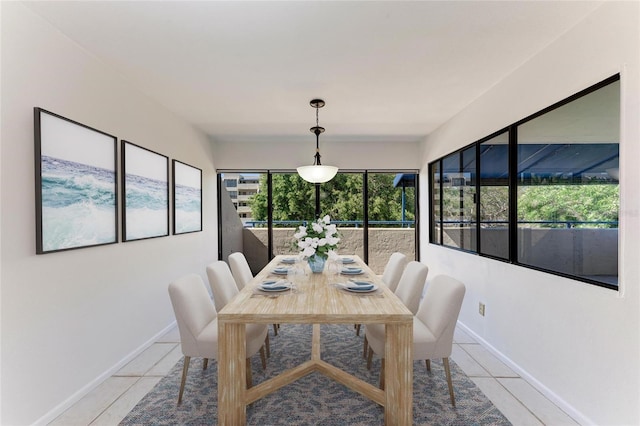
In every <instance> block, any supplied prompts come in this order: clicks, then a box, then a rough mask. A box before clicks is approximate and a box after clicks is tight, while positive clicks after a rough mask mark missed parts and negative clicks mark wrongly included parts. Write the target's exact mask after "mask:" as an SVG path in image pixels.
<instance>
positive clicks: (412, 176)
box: [217, 169, 420, 263]
mask: <svg viewBox="0 0 640 426" xmlns="http://www.w3.org/2000/svg"><path fill="white" fill-rule="evenodd" d="M225 173H231V174H241V175H245V174H262V175H266V182H267V189H266V191H267V228H268V237H267V239H268V243H267V252H268V259H269V260H271V259H273V257H274V256H275V253H274V243H273V240H274V237H273V228H274V219H273V192H272V191H273V185H272V177H273V176H274V175H276V174H283V173H285V174H288V173H292V174H295V173H296V172H295V170H282V169H278V170H270V169H267V170H255V169H251V170H238V169H220V170H218V173H217V180H218V185H217V187H218V205H217V207H218V236H219V237H218V259H220V260H223V241H222V232H221V230H222V229H223V224H222V214H221V199H220V196H221V194H222V192H221V191H225V189H224V184H223V179H222V176H223V175H224V174H225ZM339 173H349V174H361V175H362V179H363V190H362V206H363V220H362V228H363V241H362V245H363V260H364V261H365V263H368V262H369V235H368V234H369V223H370V218H369V217H370V215H369V208H368V207H369V190H368V180H369V175H370V174H374V173H388V174H404V176H408V177H409V178H408V179H409V180H410V181H412V183H411V184H412V186H413V187H415V194H414V200H415V213H414V215H415V226H414V241H415V248H414V249H415V259H416V260H419V259H420V241H419V236H420V213H419V202H418V200H419V173H418V171H417V170H406V169H392V170H380V169H376V170H341V171H340V172H339ZM405 179H406V178H405ZM320 197H321V187H320V185H318V184H316V185H315V191H314V196H313V197H312V198H313V199H311V200H310V203H312V204H313V205H316V210H317V209H318V208H320ZM308 219H313V218H304V220H308Z"/></svg>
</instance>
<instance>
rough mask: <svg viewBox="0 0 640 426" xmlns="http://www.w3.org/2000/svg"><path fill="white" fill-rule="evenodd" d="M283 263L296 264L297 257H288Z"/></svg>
mask: <svg viewBox="0 0 640 426" xmlns="http://www.w3.org/2000/svg"><path fill="white" fill-rule="evenodd" d="M282 263H289V264H291V263H296V258H295V257H287V258H284V259H282Z"/></svg>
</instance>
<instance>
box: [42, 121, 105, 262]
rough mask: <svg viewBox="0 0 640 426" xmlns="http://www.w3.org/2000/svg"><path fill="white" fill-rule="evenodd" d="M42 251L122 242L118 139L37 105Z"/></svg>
mask: <svg viewBox="0 0 640 426" xmlns="http://www.w3.org/2000/svg"><path fill="white" fill-rule="evenodd" d="M36 112H37V116H36V120H39V121H38V124H39V129H40V132H39V133H38V134H36V142H37V143H38V144H39V151H40V158H39V160H40V174H39V176H38V181H39V182H38V183H39V185H40V188H38V189H37V190H39V191H40V200H41V203H40V204H39V205H38V206H37V208H38V209H39V213H40V219H41V221H40V223H39V228H40V229H39V232H38V235H37V238H38V241H37V244H36V245H37V249H38V250H37V251H38V253H46V252H51V251H57V250H65V249H72V248H80V247H87V246H94V245H101V244H110V243H115V242H117V229H116V228H117V223H116V218H117V203H118V201H117V196H116V194H117V189H116V188H117V182H116V158H115V152H116V151H115V149H116V139H115V137H113V136H110V135H107V134H105V133H102V132H100V131H98V130H95V129H92V128H89V127H86V126H83V125H81V124H79V123H76V122H74V121H71V120H68V119H65V118H63V117H60V116H57V115H55V114H53V113H50V112H48V111H45V110H42V109H36Z"/></svg>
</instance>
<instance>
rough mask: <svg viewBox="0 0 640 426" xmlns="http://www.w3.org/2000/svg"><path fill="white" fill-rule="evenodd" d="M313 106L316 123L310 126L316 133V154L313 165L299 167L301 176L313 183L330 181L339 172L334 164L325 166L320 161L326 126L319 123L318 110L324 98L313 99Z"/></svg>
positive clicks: (312, 131) (322, 104)
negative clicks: (322, 137)
mask: <svg viewBox="0 0 640 426" xmlns="http://www.w3.org/2000/svg"><path fill="white" fill-rule="evenodd" d="M310 104H311V106H312V107H313V108H315V109H316V125H315V126H313V127H312V128H310V129H309V130H310V131H311V133H314V134H315V135H316V154H315V155H314V156H313V165H312V166H300V167H298V168H297V170H298V174H299V175H300V177H301V178H302V179H304V180H306V181H307V182H311V183H325V182H329V181H330V180H331V179H333V177H334V176H335V175H336V173H338V168H337V167H334V166H323V165H322V163H320V148H319V142H320V133H323V132H324V127H320V126H319V125H318V110H319V109H320V108H322V107H323V106H324V101H323V100H322V99H313V100H312V101H311V102H310Z"/></svg>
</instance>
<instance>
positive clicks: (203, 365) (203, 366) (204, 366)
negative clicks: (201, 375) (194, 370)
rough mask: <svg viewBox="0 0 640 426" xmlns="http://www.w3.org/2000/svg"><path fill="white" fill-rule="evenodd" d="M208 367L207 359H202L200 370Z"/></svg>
mask: <svg viewBox="0 0 640 426" xmlns="http://www.w3.org/2000/svg"><path fill="white" fill-rule="evenodd" d="M208 365H209V358H204V359H203V360H202V369H203V370H206V369H207V366H208Z"/></svg>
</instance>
